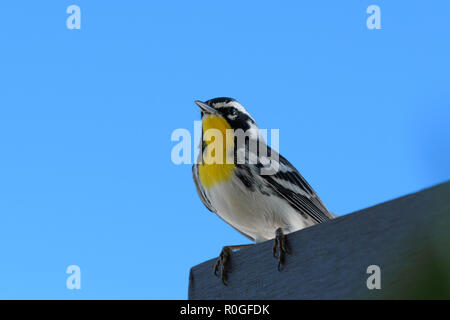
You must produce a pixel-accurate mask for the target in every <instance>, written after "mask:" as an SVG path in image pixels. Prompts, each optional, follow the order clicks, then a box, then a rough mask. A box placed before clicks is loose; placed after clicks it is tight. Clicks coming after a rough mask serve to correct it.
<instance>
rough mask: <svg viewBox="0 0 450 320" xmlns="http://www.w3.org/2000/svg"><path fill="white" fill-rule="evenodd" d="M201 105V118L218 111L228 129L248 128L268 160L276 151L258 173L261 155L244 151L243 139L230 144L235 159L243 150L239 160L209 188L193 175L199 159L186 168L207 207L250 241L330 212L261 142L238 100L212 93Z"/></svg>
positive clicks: (321, 219) (296, 227)
mask: <svg viewBox="0 0 450 320" xmlns="http://www.w3.org/2000/svg"><path fill="white" fill-rule="evenodd" d="M204 105H206V107H204V109H205V110H202V120H203V119H204V117H206V116H208V114H209V113H211V112H213V113H215V114H217V115H219V116H222V117H223V118H225V119H226V120H227V122H228V123H229V124H230V126H231V128H233V129H235V130H236V129H243V130H244V131H246V130H250V132H251V134H250V139H256V140H258V141H260V142H261V143H262V144H263V145H264V146H266V147H267V150H268V151H267V153H266V154H267V157H269V156H271V155H272V157H271V159H272V161H274V160H273V159H276V158H277V157H276V155H278V166H277V167H278V171H277V172H276V173H275V174H272V175H262V174H261V167H262V166H263V163H267V157H263V156H262V155H261V153H260V152H257V154H255V153H254V152H250V151H249V150H248V149H249V147H248V146H249V142H250V141H249V140H247V141H246V143H245V144H244V145H243V146H237V147H235V149H234V155H233V156H234V159H235V160H236V159H237V157H238V156H239V155H240V156H242V157H244V154H245V159H246V161H245V163H242V164H239V163H238V162H237V161H235V169H234V171H233V174H232V176H231V177H230V179H229V180H227V181H225V182H222V183H219V184H216V185H214V186H212V187H209V188H205V187H204V186H203V185H202V183H201V179H200V178H199V164H198V162H200V159H199V161H197V164H194V165H193V167H192V172H193V178H194V182H195V186H196V188H197V191H198V194H199V197H200V199H201V200H202V202H203V203H204V204H205V206H206V207H207V208H208V209H209V210H210V211H212V212H214V213H216V214H217V215H218V216H219V217H220V218H222V219H223V220H225V221H226V222H227V223H229V224H230V225H231V226H233V227H234V228H235V229H236V230H238V231H239V232H241V233H242V234H243V235H245V236H246V237H247V238H249V239H251V240H253V241H255V242H260V241H264V240H269V239H273V238H274V237H275V230H277V229H278V228H281V229H282V230H283V232H284V233H290V232H293V231H297V230H300V229H302V228H305V227H308V226H311V225H314V224H318V223H321V222H325V221H327V220H329V219H332V218H334V217H335V216H334V215H333V214H332V213H330V212H329V211H328V210H327V208H326V207H325V206H324V204H323V203H322V201H321V200H320V198H319V197H318V196H317V194H316V193H315V192H314V190H313V189H312V188H311V186H310V185H309V184H308V183H307V182H306V180H305V179H304V178H303V177H302V176H301V174H300V173H299V172H298V171H297V170H296V169H295V167H294V166H292V165H291V164H290V163H289V161H288V160H286V159H285V158H284V157H283V156H281V155H279V154H276V153H275V151H273V150H272V149H271V148H270V147H269V146H267V145H266V143H265V141H263V140H264V139H263V137H262V136H261V134H260V132H259V129H258V127H257V125H256V123H255V121H254V120H253V118H252V117H251V116H250V115H249V114H248V112H247V111H246V110H245V109H244V107H243V106H242V105H241V104H240V103H239V102H237V101H236V100H234V99H231V98H216V99H212V100H208V101H206V102H205V103H204ZM208 107H209V108H208ZM205 148H208V146H206V145H205V144H204V143H202V153H200V155H199V157H201V156H202V154H203V152H205ZM242 153H243V154H242ZM249 159H252V161H248V160H249ZM252 163H253V164H252Z"/></svg>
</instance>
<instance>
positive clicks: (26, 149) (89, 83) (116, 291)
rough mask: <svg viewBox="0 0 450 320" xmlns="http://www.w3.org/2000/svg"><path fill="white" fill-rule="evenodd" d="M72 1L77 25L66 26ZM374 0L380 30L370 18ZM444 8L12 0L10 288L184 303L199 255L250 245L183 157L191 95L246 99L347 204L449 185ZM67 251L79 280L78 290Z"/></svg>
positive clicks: (7, 48)
mask: <svg viewBox="0 0 450 320" xmlns="http://www.w3.org/2000/svg"><path fill="white" fill-rule="evenodd" d="M72 4H76V5H78V6H80V8H81V30H68V29H67V28H66V19H67V17H68V14H67V13H66V8H67V7H68V6H69V5H72ZM371 4H377V5H379V6H380V8H381V26H382V29H381V30H368V29H367V27H366V19H367V17H368V15H367V14H366V8H367V7H368V6H369V5H371ZM449 11H450V2H448V1H443V0H441V1H432V2H429V1H341V3H339V2H338V1H331V0H330V1H322V0H321V1H283V2H274V1H245V2H244V1H234V0H232V1H221V2H219V1H158V2H157V1H151V2H150V1H108V2H106V1H86V0H72V1H22V0H16V1H11V0H10V1H2V2H1V4H0V43H1V44H0V46H1V50H0V58H1V59H0V248H1V249H0V298H25V299H31V298H38V299H51V298H58V299H95V298H105V299H108V298H112V299H119V298H124V299H131V298H132V299H184V298H186V297H187V285H188V274H189V269H190V267H192V266H194V265H196V264H198V263H201V262H203V261H205V260H207V259H211V258H213V257H216V256H217V255H218V253H219V251H220V249H221V247H222V246H223V245H230V244H240V243H246V242H247V241H246V239H245V238H243V237H242V236H241V235H240V234H238V233H237V232H235V231H234V230H233V229H232V228H231V227H229V226H227V225H226V224H225V223H223V222H222V221H221V220H220V219H218V218H217V217H215V216H214V215H213V214H211V213H210V212H209V211H207V210H206V209H205V208H204V207H203V204H202V203H201V202H200V200H199V199H198V197H197V194H196V191H195V188H194V185H193V182H192V180H191V167H190V166H188V165H180V166H176V165H174V164H173V163H172V161H171V158H170V153H171V149H172V147H173V146H174V145H175V143H174V142H172V141H171V140H170V136H171V133H172V132H173V130H174V129H177V128H187V129H190V130H192V129H193V121H194V120H198V118H199V112H198V110H197V107H196V106H195V105H194V103H193V101H194V100H195V99H200V100H206V99H209V98H212V97H216V96H231V97H234V98H236V99H238V100H239V101H240V102H241V103H243V104H244V105H245V106H246V107H247V109H248V110H249V111H250V112H251V114H252V115H253V117H254V118H255V119H256V121H257V122H258V124H259V126H260V127H262V128H268V129H270V128H279V129H280V152H281V153H282V154H283V155H284V156H285V157H287V158H288V159H289V160H290V161H291V162H292V163H293V164H294V165H295V166H296V167H297V168H298V169H299V171H300V172H302V174H303V175H304V176H305V177H306V178H307V180H308V181H309V182H310V184H311V185H312V186H313V187H314V188H315V189H316V191H317V192H318V194H319V195H320V196H321V198H322V200H323V201H324V202H325V204H326V205H327V206H328V208H329V209H330V210H331V211H333V212H335V213H336V214H338V215H343V214H347V213H351V212H353V211H356V210H359V209H363V208H365V207H368V206H371V205H375V204H377V203H380V202H383V201H386V200H390V199H393V198H395V197H399V196H402V195H404V194H407V193H410V192H414V191H417V190H420V189H422V188H425V187H429V186H432V185H434V184H437V183H440V182H444V181H446V180H448V179H449V178H450V151H449V145H450V127H449V126H448V123H449V122H450V121H449V120H450V62H449V59H448V57H450V41H449V40H450V20H449V19H448V12H449ZM195 143H197V142H195ZM72 264H75V265H78V266H80V268H81V286H82V288H81V290H68V289H67V288H66V278H67V276H68V275H67V274H66V273H65V271H66V268H67V267H68V266H69V265H72ZM274 272H275V268H274ZM218 281H219V280H218Z"/></svg>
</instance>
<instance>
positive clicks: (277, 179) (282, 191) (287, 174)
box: [253, 146, 335, 223]
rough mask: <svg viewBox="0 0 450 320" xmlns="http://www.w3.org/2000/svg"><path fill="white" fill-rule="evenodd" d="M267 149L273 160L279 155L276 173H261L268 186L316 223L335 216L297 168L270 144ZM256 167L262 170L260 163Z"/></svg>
mask: <svg viewBox="0 0 450 320" xmlns="http://www.w3.org/2000/svg"><path fill="white" fill-rule="evenodd" d="M267 150H268V152H267V154H268V155H272V157H271V159H272V161H276V157H274V155H275V156H276V155H278V170H277V171H276V173H274V174H272V175H259V176H260V177H261V178H262V179H263V180H264V181H265V182H266V184H267V186H268V187H269V188H270V189H271V190H274V192H275V194H277V195H278V196H280V197H282V198H284V199H286V200H287V201H288V202H289V203H290V205H291V206H292V207H293V208H295V209H296V210H297V211H298V212H299V213H300V214H301V215H303V216H305V217H306V216H308V217H311V218H312V219H313V220H314V221H315V222H316V223H321V222H324V221H327V220H330V219H333V218H335V215H334V214H332V213H331V212H329V211H328V209H327V208H326V207H325V205H324V204H323V203H322V201H321V200H320V198H319V197H318V196H317V194H316V192H315V191H314V190H313V189H312V188H311V186H310V185H309V184H308V182H306V180H305V178H303V177H302V175H301V174H300V173H299V172H298V171H297V169H295V167H294V166H293V165H292V164H291V163H290V162H289V161H288V160H287V159H286V158H284V157H283V156H282V155H281V154H277V153H276V152H275V151H274V150H272V149H271V148H270V147H269V146H267ZM266 162H267V161H266ZM256 167H258V170H260V169H261V167H262V165H261V164H259V165H256ZM256 167H255V166H254V167H253V168H254V169H255V168H256Z"/></svg>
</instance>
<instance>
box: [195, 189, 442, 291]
mask: <svg viewBox="0 0 450 320" xmlns="http://www.w3.org/2000/svg"><path fill="white" fill-rule="evenodd" d="M449 213H450V182H447V183H444V184H441V185H438V186H435V187H432V188H429V189H426V190H422V191H420V192H417V193H414V194H410V195H407V196H404V197H401V198H398V199H395V200H392V201H388V202H385V203H382V204H379V205H376V206H374V207H370V208H367V209H364V210H361V211H357V212H355V213H352V214H348V215H345V216H341V217H338V218H336V219H334V220H332V221H329V222H327V223H323V224H320V225H317V226H313V227H310V228H307V229H304V230H300V231H298V232H295V233H292V234H289V235H288V241H289V246H290V248H291V251H292V253H291V254H290V255H288V256H287V259H286V264H285V267H284V268H283V270H282V271H281V272H278V271H277V270H276V265H277V261H276V260H275V258H273V257H272V244H273V243H272V241H267V242H264V243H260V244H258V245H255V246H252V247H250V248H246V249H242V250H240V251H237V252H234V253H233V254H232V256H231V268H232V272H231V273H230V274H229V280H228V286H224V285H223V284H222V283H221V281H220V279H219V278H217V277H216V276H214V274H213V266H214V263H215V259H213V260H209V261H206V262H204V263H202V264H199V265H197V266H195V267H193V268H192V269H191V271H190V276H189V299H358V298H369V299H372V298H385V297H387V298H403V297H409V295H408V293H411V292H414V290H416V291H417V292H419V297H420V292H422V291H423V290H422V291H421V288H420V287H418V286H419V283H420V281H419V280H420V279H419V280H418V278H419V274H423V272H422V270H423V268H426V267H427V264H428V263H430V260H429V258H430V252H431V251H433V252H435V251H436V252H441V253H442V252H444V255H445V254H446V253H445V252H450V247H448V248H447V250H444V249H443V248H444V247H445V246H446V245H447V244H449V243H448V236H449V234H450V229H448V228H447V226H446V227H445V228H444V231H443V230H442V228H443V225H445V223H447V222H448V221H449V220H446V218H448V217H449ZM447 231H448V232H447ZM369 265H378V266H379V267H380V268H381V289H380V290H376V289H375V290H369V289H368V288H367V285H366V281H367V278H368V277H369V276H370V275H369V274H367V272H366V271H367V267H368V266H369ZM449 271H450V270H449ZM443 281H444V280H443ZM405 290H406V291H407V292H405ZM423 292H424V291H423ZM414 297H416V296H414Z"/></svg>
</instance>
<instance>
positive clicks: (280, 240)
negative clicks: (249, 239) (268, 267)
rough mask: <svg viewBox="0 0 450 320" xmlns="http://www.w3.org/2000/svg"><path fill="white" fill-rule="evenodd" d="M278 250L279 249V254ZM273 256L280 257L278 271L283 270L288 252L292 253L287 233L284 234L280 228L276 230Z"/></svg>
mask: <svg viewBox="0 0 450 320" xmlns="http://www.w3.org/2000/svg"><path fill="white" fill-rule="evenodd" d="M277 250H278V251H279V252H278V254H277ZM272 251H273V256H274V257H275V258H278V266H277V269H278V271H281V267H282V266H283V265H284V261H285V258H286V254H290V250H289V247H288V244H287V240H286V235H284V234H283V230H282V229H281V228H278V229H277V230H276V231H275V241H274V244H273V248H272Z"/></svg>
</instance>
